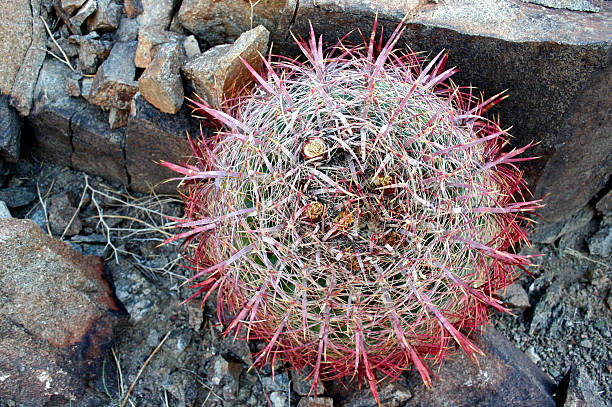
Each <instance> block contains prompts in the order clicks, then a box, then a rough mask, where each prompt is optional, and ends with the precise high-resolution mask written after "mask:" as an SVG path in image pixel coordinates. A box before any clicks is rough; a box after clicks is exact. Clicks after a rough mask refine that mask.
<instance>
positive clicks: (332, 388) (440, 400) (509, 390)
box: [326, 327, 556, 407]
mask: <svg viewBox="0 0 612 407" xmlns="http://www.w3.org/2000/svg"><path fill="white" fill-rule="evenodd" d="M476 345H477V346H478V347H479V348H480V349H481V350H482V351H483V352H484V353H485V356H482V357H478V361H479V363H478V364H477V363H475V362H474V361H473V360H471V359H470V358H469V357H468V356H467V355H466V354H465V353H464V352H462V351H459V353H457V354H456V355H454V356H451V357H450V358H447V359H446V360H445V361H444V362H443V363H442V366H441V368H440V370H439V371H437V370H436V371H435V373H436V374H437V375H438V376H439V379H434V380H433V383H432V384H433V388H431V389H428V388H427V387H425V385H424V384H423V381H422V379H421V377H420V375H419V374H418V373H417V372H416V370H415V371H413V372H412V373H411V374H410V375H409V376H408V378H407V379H406V380H404V381H402V382H390V384H392V385H393V387H390V388H386V387H385V386H388V385H389V384H386V383H387V382H383V383H380V384H379V392H380V398H381V404H382V405H383V406H402V407H446V406H454V407H468V406H479V407H497V406H504V407H522V406H539V407H545V406H549V407H554V406H555V401H554V399H553V392H554V391H555V388H556V386H555V383H554V382H553V381H552V380H551V379H550V378H549V377H548V376H547V375H546V374H545V373H544V372H542V371H541V370H540V368H538V367H537V366H536V365H535V364H534V363H533V362H532V361H531V360H529V358H528V357H527V356H525V354H524V353H522V352H521V351H520V350H518V349H517V348H516V347H515V346H514V344H512V343H510V342H509V341H508V340H507V339H506V338H505V337H504V336H503V335H501V334H500V333H498V332H497V331H496V330H495V329H494V328H492V327H490V328H487V332H486V333H485V334H484V335H482V336H480V337H478V338H476ZM329 384H330V385H329V386H328V383H326V389H327V390H328V392H329V394H330V396H332V397H333V398H334V400H335V401H336V402H337V403H338V404H339V405H342V406H345V407H358V406H359V407H373V406H375V405H376V402H375V401H374V398H373V397H372V396H371V395H370V394H369V389H368V388H367V384H366V385H363V384H362V390H361V391H359V389H358V388H357V384H356V383H355V382H353V383H351V384H350V385H349V388H348V389H347V388H345V387H343V386H342V385H341V384H338V383H336V382H330V383H329ZM408 389H410V390H409V391H408ZM387 400H389V401H387Z"/></svg>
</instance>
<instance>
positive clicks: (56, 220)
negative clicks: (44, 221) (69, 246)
mask: <svg viewBox="0 0 612 407" xmlns="http://www.w3.org/2000/svg"><path fill="white" fill-rule="evenodd" d="M48 206H49V208H48V217H49V226H50V227H51V232H53V234H54V235H55V236H60V237H63V236H67V237H70V236H74V235H78V234H79V232H80V231H81V229H82V228H83V224H82V222H81V220H80V219H79V217H78V214H77V216H75V213H76V211H77V208H75V206H74V202H73V199H72V197H70V196H69V194H67V193H63V194H56V195H53V196H51V197H49V200H48Z"/></svg>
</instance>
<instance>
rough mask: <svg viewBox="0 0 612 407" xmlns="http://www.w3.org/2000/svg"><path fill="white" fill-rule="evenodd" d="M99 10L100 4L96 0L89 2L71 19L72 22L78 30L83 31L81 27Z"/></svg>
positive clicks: (89, 0) (88, 0)
mask: <svg viewBox="0 0 612 407" xmlns="http://www.w3.org/2000/svg"><path fill="white" fill-rule="evenodd" d="M97 8H98V3H97V1H96V0H87V1H86V2H85V4H83V6H81V8H80V9H79V11H77V13H76V14H75V15H74V16H72V17H70V22H71V23H72V24H73V25H74V27H76V28H77V30H80V29H81V26H82V25H83V24H84V23H85V20H87V19H88V18H89V16H90V15H92V14H93V13H94V12H95V11H96V9H97Z"/></svg>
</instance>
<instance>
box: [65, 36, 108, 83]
mask: <svg viewBox="0 0 612 407" xmlns="http://www.w3.org/2000/svg"><path fill="white" fill-rule="evenodd" d="M70 42H71V43H74V44H78V45H79V51H78V55H79V59H78V61H79V68H80V69H81V71H82V72H83V73H86V74H95V73H96V71H97V70H98V66H99V65H100V63H102V61H104V60H105V59H106V58H107V57H108V55H109V54H110V51H111V49H112V48H113V44H112V42H110V41H105V40H101V39H100V36H99V35H98V33H97V32H95V31H93V32H90V33H89V34H87V35H72V36H71V37H70Z"/></svg>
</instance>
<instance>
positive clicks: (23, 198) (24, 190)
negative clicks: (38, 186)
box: [0, 185, 36, 208]
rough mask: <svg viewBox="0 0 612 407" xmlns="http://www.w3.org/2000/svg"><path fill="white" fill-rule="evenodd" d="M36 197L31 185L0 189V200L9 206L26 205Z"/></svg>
mask: <svg viewBox="0 0 612 407" xmlns="http://www.w3.org/2000/svg"><path fill="white" fill-rule="evenodd" d="M34 199H36V192H34V189H33V188H32V187H31V186H27V185H24V186H11V187H7V188H1V189H0V201H4V203H5V204H6V205H7V206H8V207H9V208H19V207H22V206H26V205H28V204H29V203H30V202H32V201H33V200H34Z"/></svg>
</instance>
